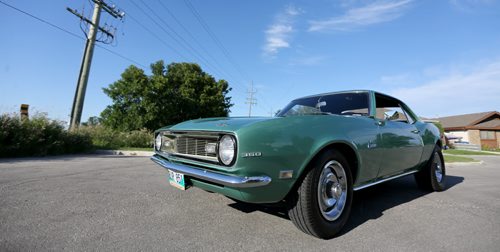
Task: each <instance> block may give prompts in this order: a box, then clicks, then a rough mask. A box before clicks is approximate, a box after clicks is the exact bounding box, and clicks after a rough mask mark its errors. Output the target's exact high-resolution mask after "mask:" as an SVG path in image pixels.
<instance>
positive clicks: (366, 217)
mask: <svg viewBox="0 0 500 252" xmlns="http://www.w3.org/2000/svg"><path fill="white" fill-rule="evenodd" d="M475 158H477V159H481V160H484V164H481V165H479V164H475V165H465V166H452V165H449V166H448V174H449V175H450V176H449V177H448V186H449V188H448V190H446V191H444V192H441V193H424V192H422V191H420V190H419V189H417V187H416V185H415V182H414V180H413V177H406V178H401V179H398V180H394V181H390V182H387V183H385V184H382V185H379V186H376V187H373V188H368V189H365V190H363V191H360V192H358V193H356V194H355V202H354V206H353V211H352V215H351V218H350V220H349V222H348V224H347V226H346V227H345V229H344V232H343V233H342V234H341V235H340V236H339V237H337V238H334V239H332V240H326V241H325V240H319V239H316V238H313V237H310V236H307V235H305V234H303V233H302V232H300V231H299V230H297V229H296V228H295V227H294V226H293V224H292V223H291V221H290V220H289V219H288V217H287V215H286V214H284V211H283V210H282V209H279V208H266V207H261V206H255V205H249V204H242V203H236V202H234V201H232V200H231V199H228V198H226V197H224V196H222V195H218V194H214V193H207V192H205V191H202V190H200V189H197V188H192V189H189V190H187V191H180V190H178V189H176V188H173V187H171V186H169V184H168V181H167V173H166V171H165V170H163V169H162V168H160V167H159V166H157V165H155V164H153V163H152V162H151V161H149V159H147V158H141V157H120V156H102V155H95V156H66V157H55V158H40V159H12V160H0V251H11V250H13V251H17V250H23V251H25V250H30V251H45V250H56V251H59V250H71V251H73V250H78V251H81V250H87V251H88V250H102V251H108V250H120V251H121V250H126V251H137V250H168V251H178V250H194V251H200V250H203V251H239V250H245V251H271V250H281V251H282V250H286V251H318V250H320V251H345V250H348V251H368V250H369V251H373V250H376V251H445V250H446V251H498V250H499V248H500V165H499V163H500V157H491V156H483V157H479V156H478V157H475Z"/></svg>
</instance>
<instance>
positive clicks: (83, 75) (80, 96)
mask: <svg viewBox="0 0 500 252" xmlns="http://www.w3.org/2000/svg"><path fill="white" fill-rule="evenodd" d="M92 1H93V2H94V13H93V15H92V20H89V19H87V18H86V17H84V16H83V15H82V14H80V13H78V12H77V11H76V10H73V9H71V8H66V9H67V10H68V11H69V12H71V13H72V14H73V15H75V16H77V17H79V18H80V20H81V21H82V22H85V23H87V24H88V25H89V26H90V27H89V32H88V34H86V35H87V40H86V42H85V50H84V52H83V58H82V65H81V67H80V74H79V75H78V83H77V86H76V91H75V98H74V99H73V107H72V109H71V121H70V125H69V128H70V130H73V129H76V128H77V127H78V126H79V125H80V121H81V118H82V110H83V102H84V101H85V91H86V90H87V82H88V80H89V72H90V65H91V64H92V56H93V54H94V45H95V42H96V36H97V32H98V31H100V32H102V33H104V34H105V35H106V36H107V37H108V38H109V37H110V38H111V41H112V40H113V39H114V35H113V33H112V32H110V31H108V30H107V29H106V28H103V27H100V26H99V19H100V17H101V10H104V11H106V12H107V13H109V14H110V15H111V16H113V17H114V18H120V19H122V18H123V16H124V15H125V13H124V12H122V11H120V10H118V9H116V7H115V6H114V5H113V6H110V5H108V4H106V3H105V2H104V1H103V0H92Z"/></svg>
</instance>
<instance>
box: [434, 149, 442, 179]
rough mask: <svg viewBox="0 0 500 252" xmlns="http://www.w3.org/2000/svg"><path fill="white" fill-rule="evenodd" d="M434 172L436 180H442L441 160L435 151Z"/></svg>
mask: <svg viewBox="0 0 500 252" xmlns="http://www.w3.org/2000/svg"><path fill="white" fill-rule="evenodd" d="M434 174H435V175H436V180H437V182H439V183H441V181H442V180H443V162H442V161H441V157H440V156H439V154H438V153H437V152H435V153H434Z"/></svg>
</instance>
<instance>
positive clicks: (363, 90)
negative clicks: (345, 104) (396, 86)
mask: <svg viewBox="0 0 500 252" xmlns="http://www.w3.org/2000/svg"><path fill="white" fill-rule="evenodd" d="M343 93H375V94H379V95H383V96H386V97H389V98H392V99H394V100H397V101H399V102H402V101H401V100H400V99H398V98H395V97H393V96H390V95H388V94H384V93H382V92H378V91H374V90H369V89H354V90H344V91H335V92H328V93H320V94H315V95H308V96H303V97H300V98H297V99H294V100H298V99H304V98H311V97H315V96H327V95H332V94H343Z"/></svg>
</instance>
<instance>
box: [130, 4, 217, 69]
mask: <svg viewBox="0 0 500 252" xmlns="http://www.w3.org/2000/svg"><path fill="white" fill-rule="evenodd" d="M139 1H140V2H141V3H142V4H143V5H144V6H145V7H146V8H147V9H148V10H149V11H150V12H151V13H152V14H153V15H154V16H155V17H156V18H157V19H158V20H160V21H161V22H162V23H163V24H164V26H165V27H166V28H167V29H168V30H169V31H170V32H169V31H167V30H166V29H165V28H164V27H163V26H162V25H161V24H159V23H158V22H156V20H154V19H153V18H152V17H151V16H150V15H148V13H146V11H144V9H142V8H141V7H140V6H139V5H137V4H136V3H135V2H134V1H131V2H132V4H134V5H135V6H136V7H137V8H138V9H139V10H140V11H141V12H143V13H144V15H146V16H147V17H148V18H149V19H151V21H153V22H154V23H155V24H156V25H157V26H158V27H160V29H162V30H163V31H164V32H165V33H166V34H167V35H168V36H169V37H170V38H172V39H173V40H174V41H175V42H176V43H177V44H179V45H180V46H182V47H183V48H184V49H185V50H186V51H188V52H189V53H190V54H191V55H192V56H194V57H196V58H199V59H200V61H202V62H203V63H204V64H205V65H207V66H208V67H210V68H212V69H213V70H215V71H217V72H219V74H220V71H219V70H218V69H217V68H216V67H214V66H213V65H212V64H210V62H208V61H207V60H206V59H205V58H204V57H203V56H202V55H200V53H199V52H198V51H196V49H194V48H193V47H192V46H191V44H189V42H187V41H186V40H185V39H184V38H183V37H182V36H180V35H179V34H178V33H177V32H176V31H175V30H174V29H173V28H172V27H170V26H169V25H168V23H167V22H166V21H165V20H163V18H161V17H160V16H159V15H158V14H157V13H156V12H155V11H154V10H153V9H152V8H151V7H149V6H148V5H147V4H146V3H145V2H144V1H142V0H139ZM171 33H173V34H174V35H175V36H173V35H172V34H171ZM179 40H182V41H179Z"/></svg>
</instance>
